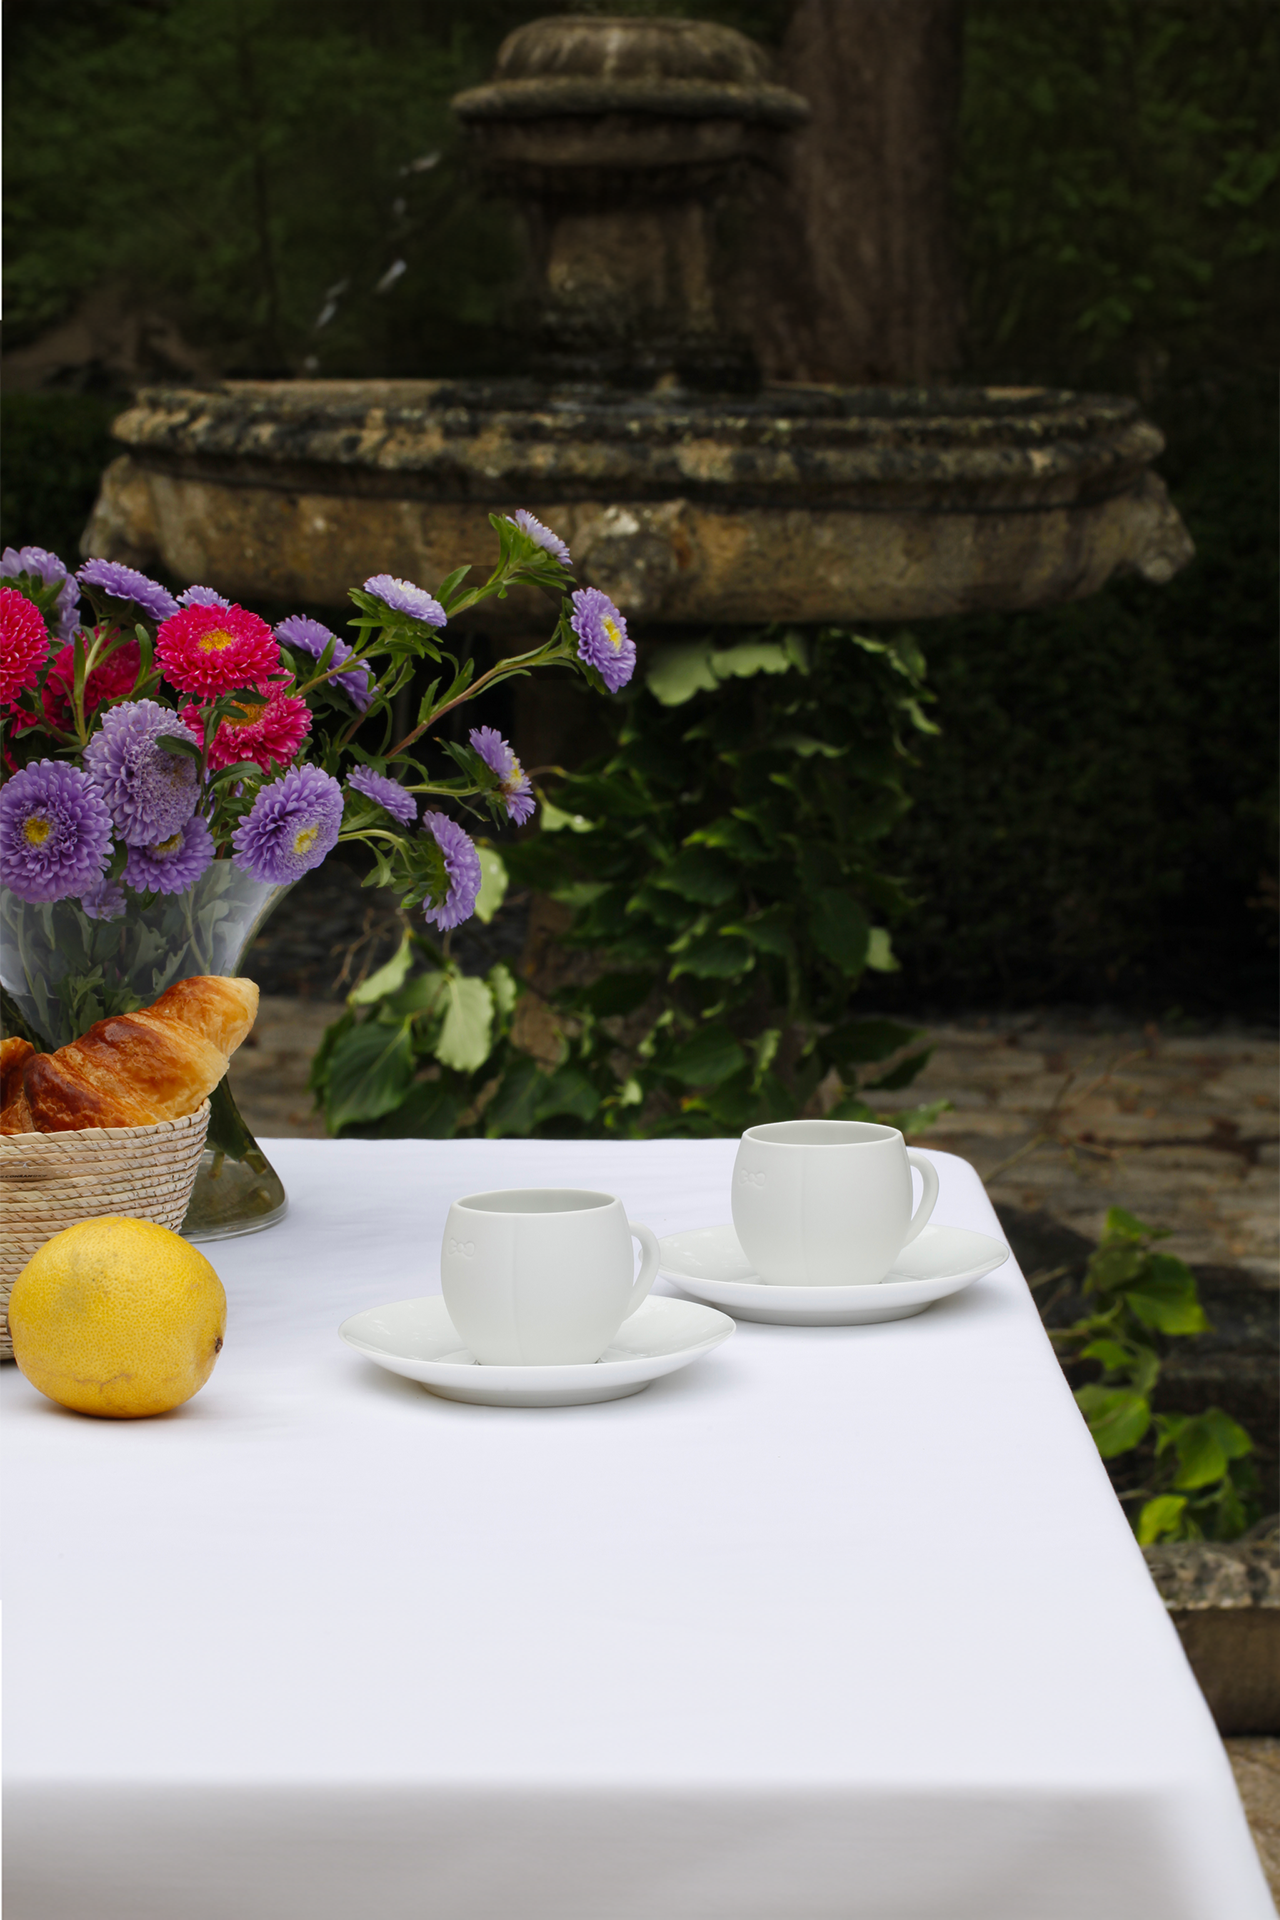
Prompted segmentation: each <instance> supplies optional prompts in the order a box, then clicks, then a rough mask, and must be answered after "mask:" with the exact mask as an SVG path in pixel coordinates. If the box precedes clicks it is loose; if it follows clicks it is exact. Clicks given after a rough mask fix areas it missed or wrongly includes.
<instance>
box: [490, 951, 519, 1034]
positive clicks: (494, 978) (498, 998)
mask: <svg viewBox="0 0 1280 1920" xmlns="http://www.w3.org/2000/svg"><path fill="white" fill-rule="evenodd" d="M488 978H489V991H490V993H491V994H492V995H493V1004H494V1006H495V1007H496V1008H497V1010H498V1012H499V1013H500V1014H501V1015H502V1016H503V1018H504V1019H505V1018H506V1016H507V1014H509V1013H511V1012H512V1011H513V1010H514V1008H515V1004H516V1000H517V998H518V997H519V993H520V989H519V987H518V986H517V985H516V982H515V979H514V978H513V976H512V972H511V969H510V967H509V966H508V965H507V963H506V961H505V960H499V961H498V962H497V963H496V965H494V966H492V967H490V969H489V976H488Z"/></svg>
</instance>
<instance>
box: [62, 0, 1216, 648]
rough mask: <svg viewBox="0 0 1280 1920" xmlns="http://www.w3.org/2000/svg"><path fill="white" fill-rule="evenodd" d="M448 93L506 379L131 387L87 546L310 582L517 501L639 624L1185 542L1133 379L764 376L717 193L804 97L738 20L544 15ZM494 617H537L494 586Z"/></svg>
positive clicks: (1072, 565)
mask: <svg viewBox="0 0 1280 1920" xmlns="http://www.w3.org/2000/svg"><path fill="white" fill-rule="evenodd" d="M454 106H455V109H456V111H457V113H458V115H459V117H460V119H461V121H462V122H463V125H464V127H465V128H466V129H467V132H468V136H469V140H470V144H471V148H472V151H473V153H474V156H475V160H476V163H477V165H478V166H479V167H480V168H482V169H483V171H484V174H485V175H486V177H487V178H488V180H489V181H490V183H491V184H492V186H493V188H494V190H495V191H499V192H501V193H503V194H505V195H506V196H508V197H509V198H510V199H512V200H514V201H515V202H516V203H517V205H518V206H519V208H520V210H521V212H522V215H523V217H524V223H525V227H526V231H527V236H528V260H529V286H528V289H527V297H526V300H525V303H524V307H523V311H524V313H525V315H526V326H527V334H528V339H529V342H530V351H531V365H532V367H533V373H532V374H531V375H530V376H528V377H521V378H505V379H504V378H498V379H492V380H286V381H226V382H223V383H221V384H217V385H212V386H199V387H197V386H174V387H153V388H148V389H145V390H143V391H141V392H140V393H139V394H138V396H137V399H136V401H135V403H134V405H133V406H131V407H130V409H129V410H128V411H127V412H126V413H124V414H123V415H122V416H121V417H120V418H119V419H118V420H117V421H116V423H115V427H114V433H115V436H116V438H117V439H118V440H119V441H120V442H121V443H122V445H123V447H124V448H125V449H126V451H125V452H124V453H123V454H122V455H121V456H120V458H118V459H117V460H116V461H114V462H113V463H112V465H111V466H110V467H109V468H108V470H107V472H106V474H105V475H104V478H103V484H102V490H101V494H100V497H99V500H98V503H97V505H96V507H95V510H94V514H93V517H92V520H91V521H90V524H89V527H88V528H87V529H86V534H85V541H84V551H85V552H86V553H95V554H104V555H107V556H108V557H111V558H116V559H123V560H127V561H129V562H131V563H132V564H134V565H139V566H142V567H144V568H145V567H156V566H160V567H163V568H164V569H165V570H166V571H167V572H168V573H169V574H170V575H171V576H176V577H178V578H181V579H184V580H189V581H191V580H200V581H203V582H204V583H206V584H208V585H211V586H215V587H217V588H219V589H221V590H222V591H223V592H225V593H227V594H229V595H232V596H234V597H236V598H240V599H244V600H248V601H252V600H254V599H269V600H273V601H276V602H285V601H291V600H293V601H299V600H300V601H303V602H307V603H312V604H321V605H331V606H338V605H341V604H343V603H344V601H345V594H346V589H347V587H348V586H349V585H350V583H351V582H352V581H353V580H359V579H362V578H363V577H364V576H365V575H366V574H368V573H371V572H381V571H387V572H391V573H394V574H399V575H404V576H407V577H408V578H411V579H414V580H417V581H419V582H420V583H422V584H423V585H426V586H430V585H432V584H433V583H434V582H435V581H436V580H437V579H438V578H440V577H441V576H442V575H443V574H444V573H446V572H447V571H449V570H450V569H451V568H452V567H454V566H456V565H457V564H458V563H459V561H460V560H474V561H483V560H484V559H485V558H486V557H487V556H488V555H490V554H491V553H492V551H493V534H492V530H491V528H490V527H489V525H488V515H489V514H490V513H492V512H495V511H497V512H510V511H511V510H513V509H514V508H516V507H518V506H523V507H528V508H530V509H532V511H533V512H534V513H536V514H537V515H538V516H539V517H540V518H542V519H544V520H546V521H548V522H549V523H550V524H551V525H553V526H554V527H555V528H556V530H557V532H559V533H560V534H561V535H562V536H563V537H564V538H565V539H566V540H567V541H568V542H569V544H570V546H571V548H572V549H573V555H574V563H575V571H576V573H577V575H578V578H579V580H580V581H581V582H583V583H585V584H590V585H595V586H600V587H603V588H604V589H605V591H606V592H608V593H609V594H611V595H612V596H613V598H614V599H616V600H617V601H618V603H619V604H620V605H621V606H622V607H623V609H624V611H625V612H626V613H627V614H628V615H629V616H630V617H631V618H632V619H633V620H636V621H637V622H639V623H641V624H642V625H643V626H650V627H661V626H663V625H687V624H689V623H691V622H717V623H764V622H768V621H771V620H790V621H801V622H806V621H807V622H831V623H836V624H845V623H850V622H855V621H860V620H886V619H889V620H899V619H901V620H915V619H920V618H929V617H935V616H940V615H945V614H955V613H963V612H970V611H975V610H983V609H985V610H1009V611H1012V610H1015V609H1019V608H1028V607H1038V606H1045V605H1048V604H1050V603H1052V602H1055V601H1061V600H1070V599H1078V598H1080V597H1082V596H1084V595H1086V594H1090V593H1094V592H1096V591H1097V589H1098V588H1100V587H1101V586H1102V585H1103V584H1104V582H1106V581H1107V580H1108V579H1110V578H1111V577H1113V576H1114V575H1116V574H1123V573H1138V574H1141V575H1142V576H1143V577H1144V578H1146V579H1148V580H1151V581H1154V582H1157V583H1162V582H1164V581H1166V580H1168V579H1169V578H1170V577H1171V575H1172V574H1173V573H1175V572H1176V571H1177V569H1178V568H1179V567H1181V566H1183V565H1184V564H1185V563H1186V562H1187V560H1188V559H1189V558H1190V557H1191V553H1192V548H1191V543H1190V540H1189V538H1188V536H1187V533H1186V530H1185V528H1184V527H1183V525H1182V522H1181V521H1180V519H1179V518H1178V515H1177V513H1176V512H1175V511H1174V509H1173V507H1172V506H1171V505H1170V502H1169V499H1168V496H1167V494H1166V492H1165V489H1164V485H1163V483H1162V481H1161V480H1160V479H1159V478H1158V476H1157V475H1155V474H1154V473H1153V472H1152V471H1151V470H1150V463H1151V462H1152V460H1154V459H1155V458H1156V456H1157V455H1158V454H1159V453H1160V452H1161V450H1162V448H1163V440H1162V438H1161V435H1160V434H1159V433H1158V432H1157V430H1156V429H1155V427H1153V426H1152V425H1151V424H1150V423H1149V422H1148V421H1147V420H1145V419H1143V417H1142V415H1141V413H1140V411H1139V409H1138V407H1137V405H1136V403H1135V402H1134V401H1132V400H1129V399H1124V398H1117V397H1114V396H1108V395H1080V394H1072V393H1064V392H1056V391H1052V390H1049V389H1045V388H1018V389H1014V388H994V387H987V388H968V389H966V388H945V389H936V390H914V389H910V388H840V387H829V386H810V385H799V384H790V383H778V384H772V385H762V384H761V383H760V381H759V378H758V376H757V375H756V372H755V368H754V364H753V361H752V357H751V354H750V351H749V348H748V347H747V346H746V344H745V343H744V342H743V341H742V340H741V339H739V338H737V337H736V336H735V334H734V332H733V329H732V326H731V325H730V324H729V322H728V319H727V316H726V315H725V314H724V313H723V312H722V310H721V306H720V302H719V301H718V299H717V287H718V284H719V275H718V274H717V270H716V247H717V217H718V212H719V209H720V208H721V206H722V205H723V204H725V202H726V201H730V200H732V197H733V195H734V194H735V192H736V190H737V189H738V187H739V185H740V184H741V182H742V180H743V177H744V176H745V175H746V174H747V172H748V171H749V170H750V169H751V168H753V167H759V166H767V165H768V164H769V163H770V155H771V152H773V151H774V150H775V149H776V145H777V143H778V142H779V141H782V140H785V139H786V138H787V136H788V131H789V130H790V129H792V128H794V127H796V126H797V125H799V124H801V123H802V122H803V120H804V119H805V117H806V114H807V108H806V105H805V102H804V101H803V100H802V99H801V98H800V97H799V96H798V95H796V94H794V93H790V92H788V91H786V90H785V89H783V88H781V87H778V86H775V85H773V84H771V83H770V80H769V77H768V72H767V67H766V63H765V57H764V55H763V53H762V52H761V51H760V49H759V48H757V47H756V46H754V45H753V43H752V42H750V41H749V40H747V39H745V38H744V37H743V36H742V35H740V34H738V33H735V32H733V31H732V30H730V29H728V28H725V27H719V26H713V25H708V24H706V23H702V22H695V21H687V20H679V19H638V18H625V19H606V18H601V17H599V16H590V15H587V16H582V15H574V16H565V17H555V18H550V19H544V20H538V21H534V22H532V23H531V24H530V25H528V26H525V27H521V28H520V29H519V30H518V31H517V32H515V33H513V34H512V35H511V36H510V37H509V38H508V39H507V40H506V41H505V42H504V44H503V46H502V49H501V51H500V53H499V56H498V63H497V71H496V73H495V75H494V77H493V79H492V80H491V81H490V82H489V83H488V84H487V85H485V86H482V87H477V88H474V89H472V90H470V91H468V92H466V93H463V94H460V95H459V96H458V97H457V99H456V100H455V102H454ZM498 612H499V616H500V618H501V619H502V620H504V621H505V622H506V626H507V629H508V631H509V632H512V633H514V632H518V631H522V630H525V629H527V628H529V627H530V626H533V625H541V624H544V623H545V607H541V606H535V605H532V604H530V605H525V604H523V603H522V602H521V601H520V599H519V596H517V595H513V596H512V598H511V600H510V601H508V602H506V603H500V605H499V608H498ZM485 620H486V625H487V626H488V627H490V628H496V627H497V624H498V623H497V621H496V620H495V618H494V616H493V611H492V609H490V608H486V613H485Z"/></svg>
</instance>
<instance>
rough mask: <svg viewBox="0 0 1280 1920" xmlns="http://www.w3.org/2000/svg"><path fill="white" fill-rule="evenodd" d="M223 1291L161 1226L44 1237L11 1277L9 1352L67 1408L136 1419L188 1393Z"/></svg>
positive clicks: (205, 1359) (77, 1229) (125, 1223)
mask: <svg viewBox="0 0 1280 1920" xmlns="http://www.w3.org/2000/svg"><path fill="white" fill-rule="evenodd" d="M226 1324H227V1296H226V1294H225V1293H224V1292H223V1290H222V1282H221V1280H219V1278H218V1276H217V1274H216V1273H215V1272H214V1270H213V1268H212V1267H211V1266H210V1265H209V1262H208V1261H207V1260H206V1259H205V1257H204V1255H203V1254H202V1253H198V1252H197V1251H196V1249H195V1248H194V1247H192V1246H189V1245H188V1244H187V1242H186V1241H185V1240H183V1239H182V1238H181V1237H180V1236H179V1235H178V1234H176V1233H170V1231H169V1229H168V1228H167V1227H157V1226H154V1225H153V1224H152V1223H151V1222H150V1221H149V1220H128V1219H126V1218H125V1217H124V1216H123V1215H121V1214H107V1215H105V1216H104V1217H103V1218H102V1219H99V1220H82V1221H81V1222H80V1223H79V1225H78V1226H74V1227H67V1228H65V1229H64V1231H63V1232H62V1233H55V1234H54V1236H53V1238H52V1240H46V1241H45V1243H44V1245H43V1246H42V1247H40V1248H39V1249H38V1250H37V1251H36V1252H35V1253H34V1254H32V1256H31V1258H30V1260H28V1262H27V1264H26V1266H25V1267H24V1268H23V1269H22V1272H21V1273H20V1274H19V1275H18V1278H17V1280H16V1281H15V1282H14V1288H13V1293H12V1295H11V1296H10V1300H9V1331H10V1333H11V1334H12V1336H13V1356H14V1359H15V1360H16V1361H17V1363H18V1365H19V1366H20V1367H21V1369H22V1371H23V1373H25V1374H26V1376H27V1379H28V1380H29V1381H30V1382H31V1384H32V1386H33V1387H39V1389H40V1391H41V1393H46V1394H48V1396H49V1398H50V1399H51V1400H56V1401H58V1402H59V1404H60V1405H61V1406H64V1407H74V1408H75V1410H76V1412H77V1413H100V1414H106V1415H108V1416H109V1417H110V1418H112V1419H114V1420H136V1419H138V1418H140V1417H141V1416H143V1415H145V1414H149V1413H167V1412H168V1410H169V1408H170V1407H178V1406H181V1405H182V1402H183V1401H184V1400H189V1399H190V1398H191V1396H192V1394H193V1393H198V1392H199V1391H200V1388H201V1387H202V1386H203V1385H204V1383H205V1381H206V1380H207V1379H208V1378H209V1375H210V1374H211V1373H212V1372H213V1363H214V1361H215V1360H216V1359H217V1357H218V1354H219V1352H220V1351H221V1348H222V1336H223V1333H224V1332H225V1330H226Z"/></svg>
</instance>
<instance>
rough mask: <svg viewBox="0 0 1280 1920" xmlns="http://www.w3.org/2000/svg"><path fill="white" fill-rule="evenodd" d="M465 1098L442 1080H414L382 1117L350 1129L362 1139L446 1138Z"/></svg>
mask: <svg viewBox="0 0 1280 1920" xmlns="http://www.w3.org/2000/svg"><path fill="white" fill-rule="evenodd" d="M465 1105H466V1101H465V1100H464V1099H463V1098H462V1096H461V1095H460V1094H458V1093H457V1092H455V1091H454V1089H453V1088H452V1087H450V1086H448V1085H447V1084H446V1083H445V1081H443V1080H415V1081H414V1083H413V1085H412V1086H411V1087H410V1088H409V1091H408V1093H407V1094H406V1095H405V1097H404V1099H403V1100H402V1101H401V1103H400V1105H399V1106H398V1107H395V1108H394V1109H393V1110H392V1111H391V1112H390V1113H389V1114H387V1115H386V1117H385V1118H384V1119H382V1120H378V1121H375V1122H374V1123H373V1124H371V1125H368V1126H362V1127H352V1128H350V1129H349V1131H350V1132H352V1133H354V1134H356V1135H357V1137H359V1138H361V1139H365V1140H450V1139H452V1137H453V1132H454V1129H455V1127H456V1125H457V1121H458V1115H459V1114H460V1113H461V1112H462V1110H463V1108H464V1106H465Z"/></svg>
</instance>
